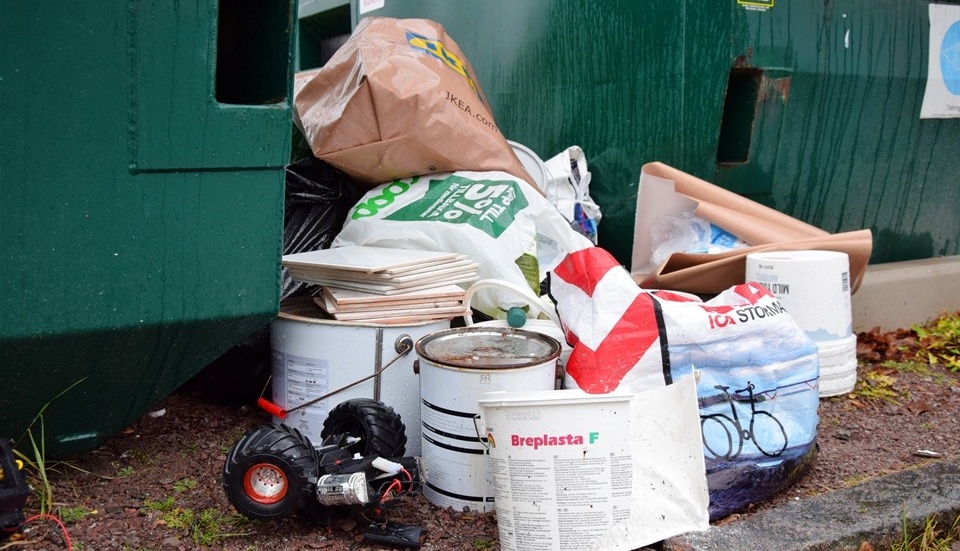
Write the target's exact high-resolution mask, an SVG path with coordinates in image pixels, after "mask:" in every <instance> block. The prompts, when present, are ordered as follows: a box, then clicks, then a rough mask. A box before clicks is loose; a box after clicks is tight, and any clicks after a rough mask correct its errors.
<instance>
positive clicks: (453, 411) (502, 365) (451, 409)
mask: <svg viewBox="0 0 960 551" xmlns="http://www.w3.org/2000/svg"><path fill="white" fill-rule="evenodd" d="M415 348H416V351H417V355H418V356H419V358H418V360H417V364H418V365H419V371H420V400H421V410H420V421H421V439H422V443H421V456H422V463H423V468H424V471H425V473H426V476H425V478H426V480H425V482H424V485H423V495H424V497H425V498H426V499H427V500H428V501H429V502H431V503H433V504H434V505H438V506H440V507H453V508H454V509H456V510H462V509H464V508H467V509H472V510H475V511H482V512H487V511H492V510H494V508H495V503H494V492H493V484H492V481H491V477H490V472H489V468H488V464H487V456H486V441H485V440H486V439H485V437H482V436H481V433H482V430H481V429H480V428H479V425H478V419H479V417H480V406H479V404H478V402H479V398H480V395H481V394H483V393H484V392H493V391H501V390H521V389H530V390H551V389H553V388H554V385H555V381H556V379H557V359H558V358H559V356H560V343H558V342H557V341H556V339H554V338H552V337H549V336H547V335H543V334H540V333H536V332H533V331H525V330H522V329H513V328H509V327H503V328H501V327H477V326H473V327H465V328H461V329H450V330H447V331H440V332H437V333H433V334H430V335H427V336H425V337H422V338H421V339H420V340H418V341H417V343H416V347H415Z"/></svg>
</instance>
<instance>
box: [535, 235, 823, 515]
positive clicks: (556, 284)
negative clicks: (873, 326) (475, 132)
mask: <svg viewBox="0 0 960 551" xmlns="http://www.w3.org/2000/svg"><path fill="white" fill-rule="evenodd" d="M550 289H551V296H552V297H553V298H554V300H555V301H556V303H557V312H558V314H559V317H560V321H561V323H562V324H563V326H564V331H565V335H566V337H567V341H568V342H569V343H570V345H571V346H572V352H571V354H570V358H569V360H568V361H567V365H566V374H565V377H564V387H565V388H581V389H583V390H585V391H587V392H591V393H604V392H609V391H611V390H614V389H622V388H626V389H630V390H632V391H634V392H642V391H643V390H645V389H649V388H652V387H657V386H661V385H669V384H672V383H674V382H677V381H680V380H683V379H685V378H688V377H694V378H695V381H696V387H697V402H698V407H699V414H700V428H701V435H702V440H703V455H704V460H705V466H706V471H707V486H708V489H709V493H710V518H711V520H715V519H718V518H723V517H725V516H728V515H730V514H732V513H735V512H738V511H742V510H745V509H746V508H747V507H748V506H749V505H750V504H752V503H758V502H761V501H764V500H766V499H769V498H770V497H772V496H773V495H774V494H776V493H777V492H779V491H781V490H782V489H784V488H785V487H786V486H788V485H789V484H792V483H793V482H795V481H796V480H797V479H798V478H799V477H800V476H802V475H803V474H805V473H806V470H807V468H808V467H809V466H810V465H811V464H812V460H813V459H814V457H815V453H816V444H815V439H816V432H817V425H818V420H819V417H818V413H817V408H818V406H819V399H820V395H819V384H818V381H819V359H818V354H817V347H816V344H815V343H814V342H813V341H811V340H810V339H809V337H807V335H806V333H805V332H804V331H803V330H801V329H800V327H799V326H798V325H797V323H796V321H794V319H793V318H792V317H791V316H790V315H789V314H788V313H787V312H786V310H785V309H784V308H783V307H782V306H781V305H780V303H779V301H778V300H777V298H776V297H775V296H774V295H772V294H771V293H770V292H769V291H767V290H766V289H764V288H763V287H761V286H759V285H756V284H753V283H744V284H740V285H736V286H734V287H731V288H729V289H727V290H725V291H724V292H722V293H720V294H719V295H717V296H716V297H714V298H713V299H711V300H708V301H702V300H700V299H699V298H698V297H696V296H694V295H688V294H686V293H677V292H671V291H653V292H650V291H646V290H643V289H640V288H639V287H637V286H636V284H635V283H634V282H633V280H632V278H631V277H630V275H629V274H628V273H627V272H626V270H624V269H623V268H622V267H621V266H620V265H619V264H618V263H617V262H616V260H615V259H614V258H612V256H610V255H609V253H606V252H605V251H603V250H602V249H598V248H597V249H590V250H583V251H580V252H578V253H575V254H571V255H569V256H568V258H566V259H565V260H564V261H563V262H561V263H560V265H558V266H557V268H556V269H555V270H554V272H553V273H552V274H551V278H550Z"/></svg>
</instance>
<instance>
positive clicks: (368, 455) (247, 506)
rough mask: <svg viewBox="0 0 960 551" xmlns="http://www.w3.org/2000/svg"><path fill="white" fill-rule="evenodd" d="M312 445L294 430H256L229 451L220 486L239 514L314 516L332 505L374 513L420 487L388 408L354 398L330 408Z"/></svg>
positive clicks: (281, 427) (261, 517)
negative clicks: (315, 445)
mask: <svg viewBox="0 0 960 551" xmlns="http://www.w3.org/2000/svg"><path fill="white" fill-rule="evenodd" d="M321 437H322V438H323V441H322V442H321V443H320V445H319V446H317V447H314V445H313V444H312V443H311V442H310V440H309V439H308V438H307V437H306V436H304V435H303V434H302V433H301V432H300V431H298V430H297V429H295V428H292V427H289V426H287V425H283V424H277V423H275V424H270V425H263V426H260V427H257V428H255V429H253V430H251V431H250V432H248V433H247V434H245V435H244V436H243V437H241V438H240V440H238V441H237V442H236V443H235V444H234V445H233V447H232V448H231V449H230V451H229V453H228V454H227V459H226V463H225V464H224V467H223V487H224V490H225V491H226V494H227V498H228V500H229V501H230V503H231V504H232V505H233V506H234V508H236V510H237V511H238V512H239V513H241V514H242V515H244V516H246V517H248V518H250V519H257V520H275V519H280V518H284V517H287V516H289V515H291V514H299V515H301V516H303V517H305V518H314V519H315V518H318V517H320V516H322V515H323V514H324V513H330V512H332V511H333V509H331V508H341V507H373V508H379V507H381V506H383V505H386V504H387V503H389V502H390V501H393V500H395V499H396V498H397V497H399V496H401V495H404V494H413V493H415V492H417V491H419V489H420V477H419V474H420V469H419V465H418V462H417V460H416V458H414V457H403V454H404V451H405V450H404V448H405V445H406V436H405V433H404V425H403V422H402V421H401V419H400V416H399V415H397V414H396V413H395V412H394V411H393V408H390V407H389V406H386V405H384V404H383V403H382V402H379V401H376V400H372V399H367V398H359V399H353V400H347V401H345V402H342V403H340V404H339V405H337V406H336V407H335V408H333V409H332V410H331V411H330V414H329V415H328V416H327V418H326V420H325V421H324V423H323V430H322V431H321Z"/></svg>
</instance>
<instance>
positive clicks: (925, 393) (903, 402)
mask: <svg viewBox="0 0 960 551" xmlns="http://www.w3.org/2000/svg"><path fill="white" fill-rule="evenodd" d="M858 337H859V339H858V357H859V359H860V363H861V366H860V368H859V370H858V375H859V381H858V384H857V388H856V389H855V391H854V392H853V393H851V394H849V395H844V396H838V397H832V398H824V399H822V400H821V404H820V406H821V407H820V427H819V430H818V444H819V450H820V451H819V457H818V459H817V461H816V463H815V464H814V466H813V468H812V470H811V471H810V472H809V473H808V474H807V475H805V476H804V477H803V478H802V479H800V480H799V481H798V482H797V483H795V484H794V485H793V486H791V487H790V488H788V489H786V490H785V491H783V492H781V493H780V494H778V495H777V496H775V497H774V498H773V499H771V500H769V501H768V502H765V503H758V504H755V505H753V506H752V507H751V508H750V509H749V510H747V511H745V512H743V513H740V514H735V515H731V516H729V517H727V518H725V519H721V520H718V521H717V522H719V523H727V522H736V521H737V520H738V519H740V518H743V517H744V516H745V515H749V514H751V513H752V512H755V511H757V510H760V509H763V508H767V507H776V506H777V505H779V504H782V503H783V502H785V501H788V500H795V499H804V498H805V497H808V496H812V495H816V494H820V493H824V492H830V491H832V490H835V489H838V488H842V487H845V486H849V485H852V484H856V483H858V482H861V481H863V480H866V479H868V478H871V477H875V476H880V475H883V474H887V473H891V472H895V471H898V470H902V469H906V468H911V467H914V466H917V465H922V464H924V463H926V462H929V461H937V460H938V459H937V458H938V457H957V456H960V431H957V430H956V426H957V424H956V423H957V415H958V412H960V373H957V372H951V371H950V370H948V369H946V368H944V367H943V366H941V365H934V366H930V365H926V364H919V363H910V362H912V360H913V359H914V358H913V354H912V353H909V352H908V353H905V352H904V351H903V347H907V348H910V347H913V348H915V347H916V345H917V342H916V341H917V339H916V338H915V336H914V335H913V334H912V333H911V332H909V331H895V332H891V333H880V332H878V331H874V332H870V333H864V334H861V335H858ZM890 361H896V362H899V363H898V364H896V365H897V366H899V367H890V366H891V365H893V364H890V363H889V362H890ZM904 362H907V363H904ZM155 411H162V412H163V414H162V415H159V416H151V415H144V416H143V417H142V418H141V419H139V420H138V421H137V422H135V423H134V424H133V425H131V426H130V427H128V428H127V429H126V430H125V431H123V432H122V433H121V434H118V435H116V436H115V437H114V438H112V439H111V440H109V441H108V442H106V443H105V444H104V445H103V446H101V447H100V448H98V449H96V450H94V451H91V452H89V453H86V454H83V455H82V456H79V457H76V458H72V459H71V460H69V461H67V462H60V463H56V464H53V465H50V466H48V474H49V475H50V487H51V490H52V495H53V507H52V509H51V511H50V512H51V513H52V515H51V516H39V517H36V516H35V515H37V514H38V513H39V512H40V511H39V500H38V499H36V498H31V499H30V500H29V501H28V503H27V506H26V508H25V509H24V512H25V514H26V515H27V516H28V517H33V518H31V519H30V520H28V522H27V523H26V524H25V525H24V529H23V530H22V533H20V534H16V535H14V536H13V537H12V538H10V539H8V540H7V541H6V542H3V543H0V549H7V548H10V549H19V548H25V549H43V550H46V549H50V550H60V549H68V548H72V549H83V550H114V549H117V550H157V551H160V550H185V549H223V550H227V551H240V550H255V549H273V550H284V549H326V550H331V551H343V550H357V551H362V550H382V549H389V548H390V547H389V546H386V545H383V544H376V543H371V542H368V541H366V540H365V539H364V538H363V535H362V532H363V529H364V527H365V526H367V525H368V524H369V523H370V522H371V521H374V520H381V519H382V517H377V518H371V517H370V515H371V514H370V513H368V514H367V516H366V517H364V516H363V515H358V514H348V513H337V514H335V515H334V516H333V517H332V518H330V519H329V525H327V524H326V523H320V524H316V523H314V524H309V523H304V522H302V521H300V520H297V519H287V520H282V521H276V522H266V523H264V522H252V521H247V520H245V519H243V518H242V517H240V516H239V515H237V514H236V512H235V511H234V510H233V508H232V507H231V506H230V504H229V503H228V501H227V499H226V496H225V493H224V490H223V488H222V486H221V471H222V469H223V464H224V459H225V456H226V452H227V450H228V449H229V448H230V446H231V445H232V444H233V443H234V442H236V441H237V440H238V439H239V437H240V436H241V435H242V434H243V433H244V432H246V431H247V430H248V429H250V428H253V427H255V426H257V425H260V424H262V423H265V422H267V421H268V417H267V416H266V415H265V414H263V413H262V412H260V411H259V410H258V409H256V408H253V407H250V406H246V405H243V406H238V405H230V404H223V403H218V402H216V401H214V400H212V399H211V398H209V397H208V395H207V394H205V393H202V392H197V391H195V390H191V389H190V388H189V385H188V386H187V387H185V388H183V389H181V390H179V391H177V392H175V393H174V394H172V395H171V396H169V397H167V398H166V399H164V400H163V401H161V402H160V403H159V404H157V406H156V408H155ZM31 482H32V483H33V485H34V486H36V487H40V486H41V484H40V482H39V480H38V479H37V478H36V477H35V476H31ZM384 514H385V515H386V517H385V518H389V519H390V520H393V521H396V522H402V523H410V524H415V525H418V526H421V527H422V528H423V529H424V532H423V539H422V546H421V549H425V550H445V551H446V550H460V549H463V550H473V551H483V550H497V549H499V545H498V544H497V526H496V519H495V515H493V514H476V513H464V512H455V511H452V510H443V509H439V508H437V507H435V506H433V505H431V504H429V503H428V502H426V501H425V500H424V499H423V498H422V497H421V496H414V497H407V498H403V499H401V500H398V501H397V502H395V504H394V506H393V507H391V508H389V509H387V510H385V511H384ZM54 515H55V516H54ZM61 521H62V528H61V527H60V526H59V525H58V522H61ZM68 540H69V541H68Z"/></svg>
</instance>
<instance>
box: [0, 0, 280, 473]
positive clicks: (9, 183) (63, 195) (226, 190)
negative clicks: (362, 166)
mask: <svg viewBox="0 0 960 551" xmlns="http://www.w3.org/2000/svg"><path fill="white" fill-rule="evenodd" d="M0 6H2V7H0V12H2V13H3V17H2V19H0V53H2V64H0V112H2V113H3V115H2V117H0V178H2V180H0V373H2V380H3V385H2V389H0V403H2V404H3V405H2V407H0V433H2V434H0V435H2V436H5V437H10V438H13V439H15V440H16V441H17V447H18V448H20V449H22V450H25V451H26V450H29V449H30V446H29V438H31V437H32V438H33V439H34V440H35V441H37V443H38V444H39V440H40V438H41V437H43V439H44V441H45V448H46V449H45V452H46V454H47V456H48V457H53V458H57V457H67V456H71V455H74V454H77V453H81V452H84V451H87V450H90V449H93V448H95V447H96V446H98V445H99V444H101V443H102V442H103V441H105V440H106V439H108V438H109V437H111V436H113V435H114V434H117V433H118V432H120V431H121V430H122V429H123V428H124V427H125V426H127V425H128V424H129V423H131V422H132V421H133V420H135V419H136V418H137V417H138V416H140V415H141V414H143V413H144V412H146V411H148V410H149V408H150V407H151V406H152V405H154V404H155V403H156V402H157V401H159V400H160V399H162V398H163V397H165V396H166V395H168V394H169V393H170V392H172V391H173V390H175V389H176V388H177V387H178V386H180V385H181V384H182V383H184V382H185V381H186V380H188V379H189V378H190V377H191V376H193V375H194V374H196V373H197V372H198V371H200V370H201V369H202V368H203V367H204V366H206V365H207V364H208V363H209V362H210V361H211V360H213V359H215V358H217V357H218V356H220V355H221V354H222V353H223V352H224V351H226V350H228V349H229V348H231V347H232V346H234V345H236V344H237V343H239V342H241V341H242V340H243V339H244V338H246V337H247V336H248V335H250V334H251V333H253V332H254V331H255V330H257V329H258V328H260V327H263V326H264V325H265V324H267V323H268V322H269V321H270V320H271V319H272V318H273V317H274V316H275V314H276V313H277V311H278V308H279V294H280V256H281V240H282V231H283V189H284V173H283V167H284V166H285V164H286V163H287V162H288V160H289V155H290V141H291V103H292V102H291V93H292V92H291V85H292V78H291V76H292V60H293V44H294V34H295V32H294V31H295V21H296V2H295V1H294V0H285V1H280V2H260V1H258V0H232V1H227V0H223V1H216V0H199V1H196V2H170V1H167V0H137V1H117V0H112V1H106V2H22V1H18V0H2V2H0ZM28 429H29V432H27V431H28Z"/></svg>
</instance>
